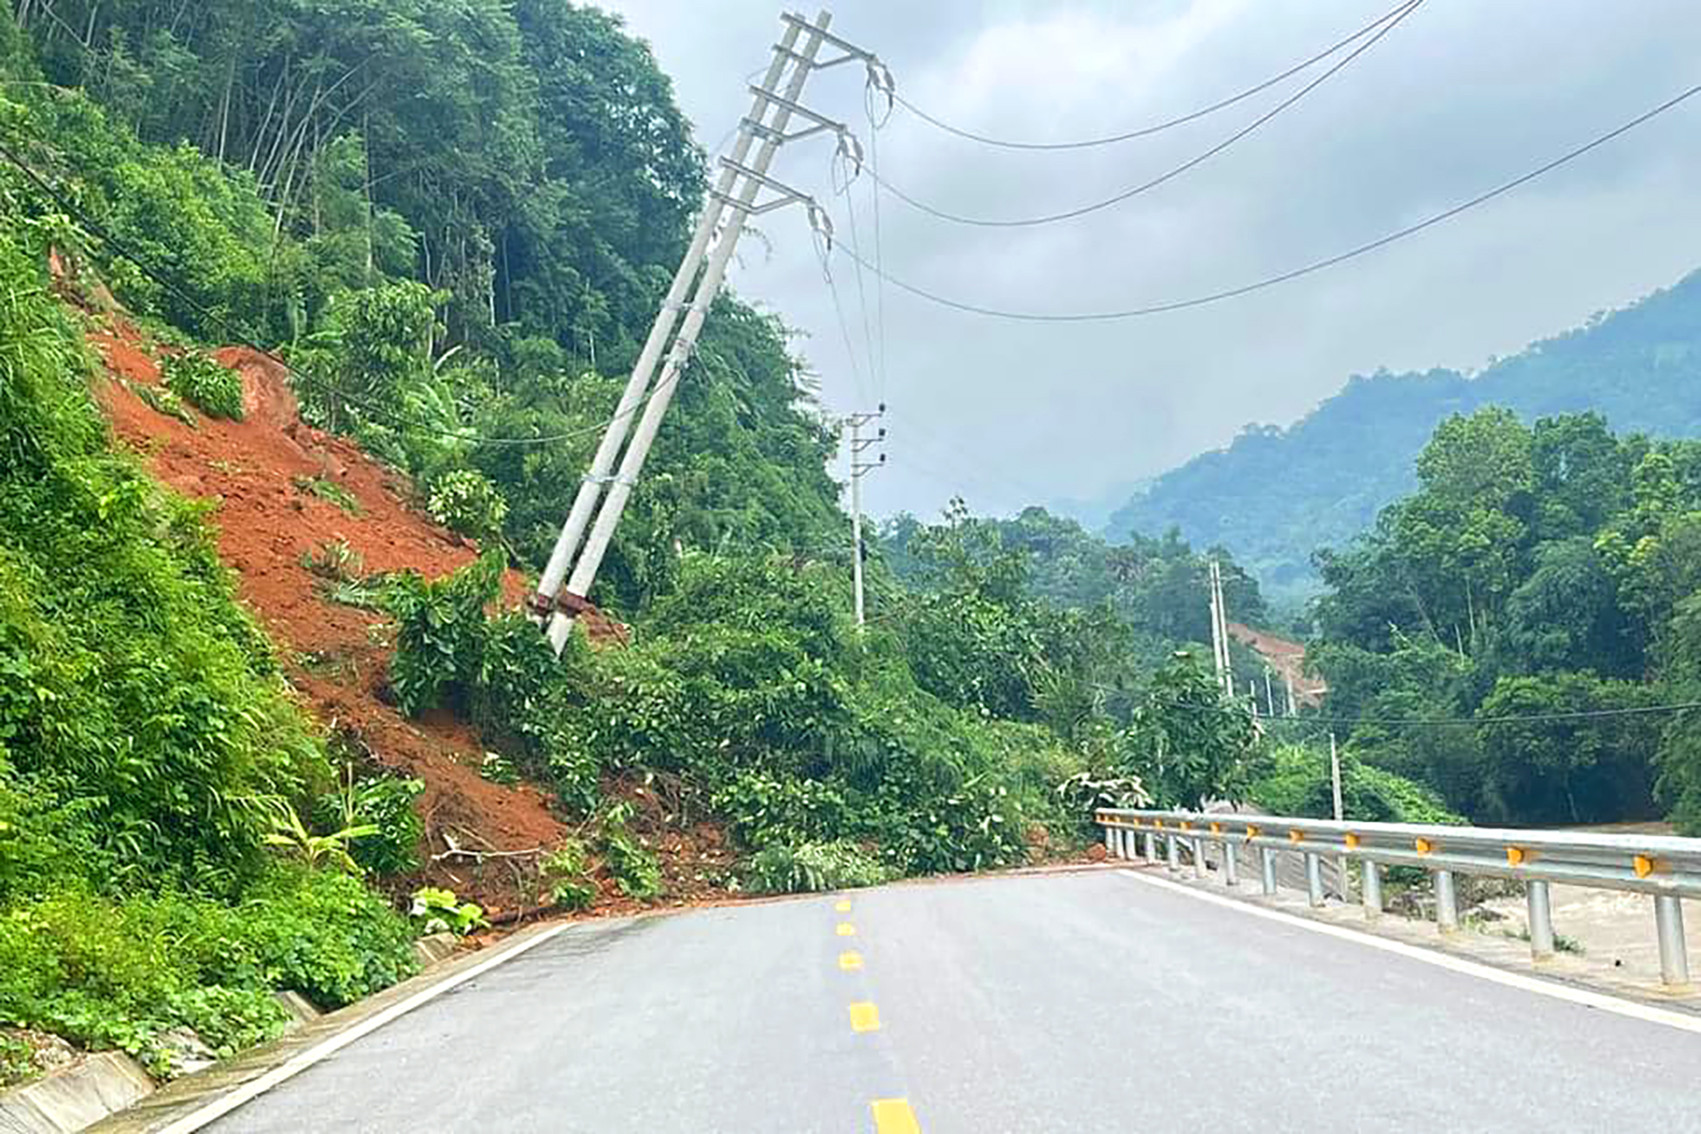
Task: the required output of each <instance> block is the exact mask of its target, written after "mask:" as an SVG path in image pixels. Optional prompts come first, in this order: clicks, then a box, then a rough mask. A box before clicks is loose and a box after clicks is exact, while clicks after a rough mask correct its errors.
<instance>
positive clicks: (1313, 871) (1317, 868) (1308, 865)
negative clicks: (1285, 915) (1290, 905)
mask: <svg viewBox="0 0 1701 1134" xmlns="http://www.w3.org/2000/svg"><path fill="white" fill-rule="evenodd" d="M1305 892H1306V896H1307V897H1308V898H1309V899H1310V901H1311V904H1312V905H1313V906H1320V905H1322V904H1323V901H1324V899H1323V860H1322V859H1320V858H1318V857H1317V855H1315V854H1313V853H1312V852H1311V851H1306V852H1305Z"/></svg>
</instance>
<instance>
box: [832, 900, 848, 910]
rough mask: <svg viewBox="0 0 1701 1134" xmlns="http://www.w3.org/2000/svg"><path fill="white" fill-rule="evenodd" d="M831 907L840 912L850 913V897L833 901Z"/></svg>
mask: <svg viewBox="0 0 1701 1134" xmlns="http://www.w3.org/2000/svg"><path fill="white" fill-rule="evenodd" d="M833 908H834V909H836V910H838V911H839V912H840V913H850V899H849V898H841V899H839V900H838V901H837V902H836V903H834V905H833Z"/></svg>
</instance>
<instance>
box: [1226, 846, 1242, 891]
mask: <svg viewBox="0 0 1701 1134" xmlns="http://www.w3.org/2000/svg"><path fill="white" fill-rule="evenodd" d="M1222 848H1223V885H1225V886H1238V885H1240V864H1239V863H1237V862H1236V861H1235V855H1234V844H1233V843H1232V842H1230V841H1229V840H1228V839H1224V840H1223V841H1222Z"/></svg>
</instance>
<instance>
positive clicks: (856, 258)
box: [833, 153, 880, 403]
mask: <svg viewBox="0 0 1701 1134" xmlns="http://www.w3.org/2000/svg"><path fill="white" fill-rule="evenodd" d="M833 162H834V164H835V165H838V164H839V163H841V162H842V163H843V164H844V169H845V180H844V184H843V186H841V185H840V184H839V180H838V177H837V176H836V175H835V176H834V178H833V191H834V192H835V193H837V194H838V195H839V196H841V197H843V198H844V199H845V214H846V216H847V218H848V219H849V221H850V247H851V252H852V261H853V262H854V263H855V264H856V266H857V267H856V302H857V307H858V308H859V309H860V310H861V312H862V338H863V342H864V343H865V344H866V345H867V347H868V370H869V375H870V377H871V379H872V380H873V382H874V383H875V385H877V386H878V385H879V384H880V359H879V356H878V355H876V354H875V351H874V331H873V329H872V324H871V322H870V320H869V306H868V288H867V285H866V283H865V282H864V278H863V277H864V275H865V274H866V273H865V272H864V270H863V267H862V262H861V261H862V247H861V236H860V235H859V233H858V230H857V223H856V199H855V197H854V196H852V194H851V185H852V183H853V182H855V180H856V172H853V171H852V169H851V167H850V160H849V159H848V158H846V157H845V156H844V155H843V154H842V153H841V154H837V155H835V156H834V158H833ZM857 393H858V395H859V396H861V398H862V399H863V401H864V402H865V403H866V402H867V400H868V390H867V389H866V388H864V386H863V385H862V380H861V378H860V377H859V378H858V379H857Z"/></svg>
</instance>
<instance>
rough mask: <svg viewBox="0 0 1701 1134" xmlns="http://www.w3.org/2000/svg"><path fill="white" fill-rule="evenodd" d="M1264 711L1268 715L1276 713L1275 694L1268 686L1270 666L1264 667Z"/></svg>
mask: <svg viewBox="0 0 1701 1134" xmlns="http://www.w3.org/2000/svg"><path fill="white" fill-rule="evenodd" d="M1264 711H1265V713H1266V714H1267V715H1268V716H1272V717H1273V716H1275V715H1276V694H1275V692H1274V691H1273V690H1272V689H1271V687H1270V667H1269V666H1265V667H1264Z"/></svg>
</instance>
